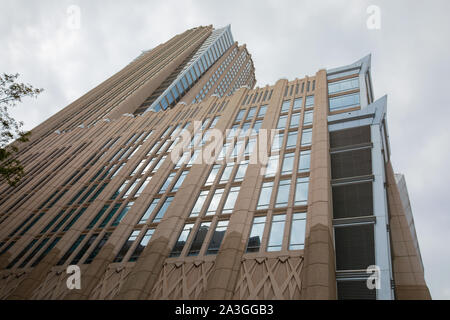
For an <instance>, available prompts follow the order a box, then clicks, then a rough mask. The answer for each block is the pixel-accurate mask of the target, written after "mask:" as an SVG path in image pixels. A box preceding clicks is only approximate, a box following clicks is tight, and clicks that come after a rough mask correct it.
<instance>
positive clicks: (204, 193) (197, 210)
mask: <svg viewBox="0 0 450 320" xmlns="http://www.w3.org/2000/svg"><path fill="white" fill-rule="evenodd" d="M208 194H209V190H204V191H202V192H200V195H199V197H198V198H197V201H196V202H195V205H194V208H192V211H191V214H190V217H197V216H198V215H199V214H200V211H201V210H202V208H203V204H204V203H205V200H206V198H207V197H208Z"/></svg>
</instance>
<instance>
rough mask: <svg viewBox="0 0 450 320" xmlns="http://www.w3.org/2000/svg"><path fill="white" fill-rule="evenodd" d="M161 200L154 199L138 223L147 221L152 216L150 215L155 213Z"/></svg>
mask: <svg viewBox="0 0 450 320" xmlns="http://www.w3.org/2000/svg"><path fill="white" fill-rule="evenodd" d="M159 200H160V199H159V198H156V199H153V201H152V203H150V205H149V206H148V208H147V210H146V211H145V213H144V215H143V216H142V218H141V220H139V222H138V224H141V223H146V222H147V220H148V218H150V215H151V214H152V213H153V211H154V210H155V208H156V206H157V205H158V202H159Z"/></svg>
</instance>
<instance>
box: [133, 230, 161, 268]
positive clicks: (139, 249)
mask: <svg viewBox="0 0 450 320" xmlns="http://www.w3.org/2000/svg"><path fill="white" fill-rule="evenodd" d="M154 232H155V229H148V230H147V231H146V232H145V235H144V236H143V237H142V239H141V241H140V242H139V244H138V245H137V246H136V248H135V249H134V251H133V253H132V254H131V256H130V259H128V261H136V260H137V259H138V258H139V257H140V255H141V254H142V251H144V249H145V247H146V246H147V244H148V242H149V241H150V239H151V238H152V235H153V233H154Z"/></svg>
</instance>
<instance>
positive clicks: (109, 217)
mask: <svg viewBox="0 0 450 320" xmlns="http://www.w3.org/2000/svg"><path fill="white" fill-rule="evenodd" d="M121 205H122V203H116V204H115V205H114V207H113V208H112V209H111V210H110V211H109V213H108V215H107V216H106V217H105V219H103V221H102V223H100V228H104V227H105V226H106V225H107V224H108V222H109V220H111V218H112V217H114V215H115V214H116V212H117V210H119V208H120V206H121Z"/></svg>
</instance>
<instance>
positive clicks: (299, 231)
mask: <svg viewBox="0 0 450 320" xmlns="http://www.w3.org/2000/svg"><path fill="white" fill-rule="evenodd" d="M305 228H306V212H301V213H294V214H293V215H292V225H291V236H290V239H289V250H300V249H304V247H305Z"/></svg>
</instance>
